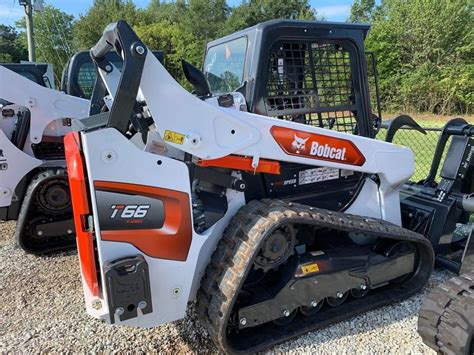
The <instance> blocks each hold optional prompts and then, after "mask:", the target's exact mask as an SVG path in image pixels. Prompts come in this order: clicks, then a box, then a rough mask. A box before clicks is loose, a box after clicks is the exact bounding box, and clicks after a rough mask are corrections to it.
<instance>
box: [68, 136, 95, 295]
mask: <svg viewBox="0 0 474 355" xmlns="http://www.w3.org/2000/svg"><path fill="white" fill-rule="evenodd" d="M64 148H65V151H66V163H67V171H68V177H69V188H70V190H71V201H72V209H73V212H74V226H75V228H76V242H77V250H78V253H79V260H80V263H81V273H82V276H83V278H84V281H85V284H86V286H87V288H88V289H89V291H90V292H91V294H92V295H93V296H98V295H99V282H98V280H97V269H96V266H95V265H96V263H95V252H94V241H93V236H92V233H91V232H88V231H86V230H85V225H86V218H87V216H88V215H89V211H90V210H89V199H88V195H87V194H88V192H87V187H86V179H85V177H84V166H83V162H82V155H81V143H80V138H79V134H78V133H77V132H70V133H68V134H66V136H65V137H64Z"/></svg>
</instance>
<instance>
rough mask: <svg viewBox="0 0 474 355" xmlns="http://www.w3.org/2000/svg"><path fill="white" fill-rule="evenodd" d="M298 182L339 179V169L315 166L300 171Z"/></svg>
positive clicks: (300, 183) (306, 182)
mask: <svg viewBox="0 0 474 355" xmlns="http://www.w3.org/2000/svg"><path fill="white" fill-rule="evenodd" d="M298 178H299V179H298V184H299V185H305V184H312V183H314V182H320V181H327V180H334V179H339V169H336V168H325V167H322V168H314V169H306V170H302V171H300V172H299V176H298Z"/></svg>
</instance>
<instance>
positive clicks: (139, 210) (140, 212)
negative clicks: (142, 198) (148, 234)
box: [110, 205, 150, 219]
mask: <svg viewBox="0 0 474 355" xmlns="http://www.w3.org/2000/svg"><path fill="white" fill-rule="evenodd" d="M110 209H111V210H112V214H111V215H110V218H111V219H114V218H122V219H131V218H145V216H146V215H147V213H148V210H149V209H150V205H112V206H110Z"/></svg>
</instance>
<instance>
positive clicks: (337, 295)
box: [336, 291, 344, 298]
mask: <svg viewBox="0 0 474 355" xmlns="http://www.w3.org/2000/svg"><path fill="white" fill-rule="evenodd" d="M342 296H344V293H342V292H341V291H337V293H336V297H337V298H342Z"/></svg>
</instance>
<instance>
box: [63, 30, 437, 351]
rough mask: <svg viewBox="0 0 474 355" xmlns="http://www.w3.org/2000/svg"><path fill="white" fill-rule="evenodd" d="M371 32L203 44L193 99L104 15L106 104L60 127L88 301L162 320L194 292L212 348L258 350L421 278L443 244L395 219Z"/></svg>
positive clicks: (109, 311)
mask: <svg viewBox="0 0 474 355" xmlns="http://www.w3.org/2000/svg"><path fill="white" fill-rule="evenodd" d="M367 30H368V26H364V25H353V24H332V23H325V24H321V23H315V22H299V21H270V22H266V23H263V24H260V25H257V26H255V27H252V28H249V29H247V30H243V31H241V32H238V33H236V34H234V35H232V36H230V37H229V38H226V40H227V41H223V42H222V43H223V45H217V44H216V45H215V46H212V43H211V45H210V47H209V48H208V50H207V55H206V60H205V66H204V74H205V75H199V73H198V71H195V70H192V69H193V68H191V67H187V69H188V77H190V78H193V80H192V82H194V83H195V84H196V87H197V88H199V89H200V90H199V94H197V95H192V94H190V93H188V92H187V91H186V90H184V89H183V88H182V87H181V86H180V85H179V84H178V83H177V82H176V81H175V80H174V79H173V78H172V77H171V76H170V75H169V74H168V72H167V71H166V70H165V69H164V67H163V66H162V65H161V63H160V62H159V61H158V60H157V59H156V58H155V57H154V56H153V55H152V54H151V53H150V51H149V50H148V49H147V47H146V46H145V45H144V44H143V43H142V42H141V40H140V39H139V38H138V37H137V36H136V34H135V33H134V32H133V31H132V30H131V28H130V27H129V26H128V25H127V24H126V23H125V22H123V21H119V22H117V23H114V24H111V25H109V26H108V27H107V28H106V30H105V31H104V34H103V36H102V38H101V39H100V40H99V41H98V43H97V44H96V46H94V47H93V48H92V49H91V55H92V57H93V59H94V61H95V62H96V63H97V66H98V67H99V68H100V69H99V70H100V71H101V75H100V78H99V79H98V80H99V81H101V83H98V84H97V85H96V90H95V92H94V93H93V97H95V98H97V97H100V93H101V92H103V91H104V90H103V87H107V88H109V90H108V91H109V92H112V93H114V94H113V95H112V96H113V103H112V105H111V107H110V111H108V112H103V113H100V114H97V115H93V116H90V117H89V118H86V119H83V120H81V121H79V122H77V123H78V128H79V130H78V132H71V133H68V134H67V135H66V137H65V149H66V159H67V167H68V174H69V181H70V187H71V197H72V203H73V211H74V223H75V226H76V233H77V242H78V250H79V256H80V261H81V275H82V281H83V287H84V295H85V299H86V308H87V311H88V313H89V314H90V315H92V316H94V317H96V318H99V319H102V320H105V321H107V322H108V323H111V324H123V325H130V326H141V327H153V326H157V325H159V324H162V323H166V322H171V321H174V320H177V319H180V318H182V317H183V316H184V315H185V312H186V308H187V305H188V303H189V302H190V301H193V300H196V301H197V309H198V314H199V318H200V320H201V322H202V323H203V324H204V325H205V327H206V328H207V330H208V332H209V334H210V336H211V337H212V339H213V340H214V342H215V343H216V345H217V346H218V347H219V349H221V350H223V351H225V352H252V351H257V350H259V349H262V348H265V347H268V346H271V345H272V344H275V343H278V342H281V341H283V340H285V339H288V338H291V337H293V336H296V335H298V334H301V333H303V332H306V331H309V330H312V329H318V328H321V327H324V326H327V325H329V324H331V323H334V322H337V321H340V320H342V319H346V318H348V317H351V316H353V315H356V314H360V313H363V312H365V311H368V310H370V309H373V308H375V307H379V306H382V305H386V304H390V303H393V302H397V301H399V300H401V299H404V298H406V297H408V296H410V295H413V294H414V293H416V292H418V291H419V290H420V289H421V288H422V287H423V285H424V284H425V283H426V281H427V280H428V278H429V275H430V273H431V270H432V268H433V264H434V252H433V247H432V245H431V243H430V241H429V240H428V239H427V238H426V237H425V236H423V235H421V234H419V233H416V232H414V231H411V230H409V229H405V228H403V227H401V224H402V216H401V209H400V188H401V186H402V185H403V183H405V182H406V181H407V180H408V179H409V178H410V176H411V175H412V174H413V170H414V160H413V153H412V152H411V150H410V149H408V148H405V147H401V146H396V145H393V144H390V143H387V142H382V141H377V140H373V139H371V138H367V137H364V135H365V136H369V137H371V136H373V131H372V129H373V128H372V127H373V125H372V117H371V115H370V105H369V103H368V100H367V96H368V83H367V74H366V72H365V68H366V65H365V56H364V50H363V39H364V36H365V33H366V31H367ZM110 49H115V50H116V51H117V52H118V53H119V54H120V55H121V56H122V58H123V68H122V71H121V73H120V76H119V77H117V75H116V73H115V74H114V71H109V70H107V60H106V58H105V57H104V55H105V54H106V53H107V52H108V51H109V50H110ZM258 52H260V55H259V54H258ZM262 58H264V59H262ZM226 62H227V64H229V63H230V64H232V65H231V68H232V69H230V70H229V69H226V70H221V69H220V66H221V65H222V67H224V65H223V64H225V63H226ZM185 67H186V66H185ZM227 68H229V66H227ZM361 68H362V69H361ZM194 69H195V68H194ZM206 76H207V78H209V84H208V83H207V81H206V80H205V79H206ZM101 87H102V89H101ZM110 88H111V89H110ZM211 89H212V90H211ZM236 89H237V90H236ZM230 90H236V93H235V95H234V94H231V95H226V94H223V95H220V96H215V97H209V96H210V93H212V91H214V92H215V93H224V92H226V91H230ZM247 90H248V91H247ZM196 91H198V90H196ZM252 92H256V93H260V94H259V95H257V94H256V96H252V95H251V94H249V93H252ZM255 98H257V99H255ZM93 101H94V100H93ZM211 101H212V102H211ZM93 103H94V102H92V104H93ZM216 103H217V104H216ZM236 107H237V108H238V109H236ZM247 110H248V111H253V112H256V113H249V112H246V111H247ZM262 113H264V114H266V115H265V116H264V115H260V114H262ZM137 136H138V138H140V139H137Z"/></svg>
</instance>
